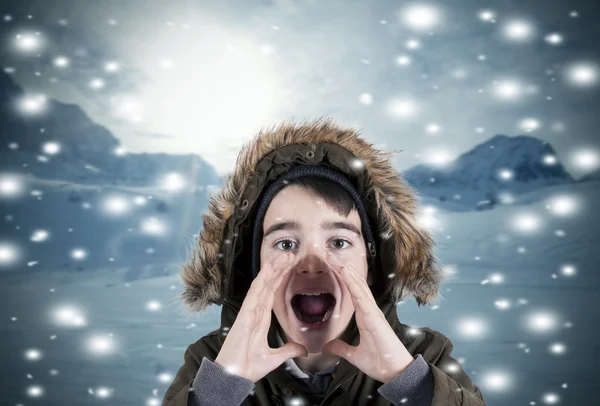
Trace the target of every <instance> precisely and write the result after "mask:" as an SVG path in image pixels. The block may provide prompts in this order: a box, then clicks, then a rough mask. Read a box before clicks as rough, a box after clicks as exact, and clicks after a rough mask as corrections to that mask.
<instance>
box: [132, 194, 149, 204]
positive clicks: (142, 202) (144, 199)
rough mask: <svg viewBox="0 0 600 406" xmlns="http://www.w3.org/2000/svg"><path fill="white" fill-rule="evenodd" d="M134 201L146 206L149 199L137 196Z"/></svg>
mask: <svg viewBox="0 0 600 406" xmlns="http://www.w3.org/2000/svg"><path fill="white" fill-rule="evenodd" d="M133 202H134V203H135V204H136V205H137V206H145V205H146V203H147V200H146V198H145V197H144V196H136V198H135V199H133Z"/></svg>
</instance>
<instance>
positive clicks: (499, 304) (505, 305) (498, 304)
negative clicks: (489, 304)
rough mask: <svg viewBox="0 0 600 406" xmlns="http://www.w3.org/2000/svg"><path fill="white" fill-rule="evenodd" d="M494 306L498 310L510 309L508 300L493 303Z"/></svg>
mask: <svg viewBox="0 0 600 406" xmlns="http://www.w3.org/2000/svg"><path fill="white" fill-rule="evenodd" d="M494 305H495V306H496V308H497V309H499V310H508V309H510V307H511V304H510V300H508V299H498V300H496V301H495V302H494Z"/></svg>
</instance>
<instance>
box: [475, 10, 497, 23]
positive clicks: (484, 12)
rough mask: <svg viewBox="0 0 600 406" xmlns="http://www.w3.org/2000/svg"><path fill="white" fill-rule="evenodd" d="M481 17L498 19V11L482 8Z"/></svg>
mask: <svg viewBox="0 0 600 406" xmlns="http://www.w3.org/2000/svg"><path fill="white" fill-rule="evenodd" d="M479 19H480V20H482V21H494V20H495V19H496V13H495V12H493V11H492V10H481V11H480V12H479Z"/></svg>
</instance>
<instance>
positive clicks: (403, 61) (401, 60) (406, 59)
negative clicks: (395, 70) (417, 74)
mask: <svg viewBox="0 0 600 406" xmlns="http://www.w3.org/2000/svg"><path fill="white" fill-rule="evenodd" d="M411 63H412V58H411V57H410V56H408V55H400V56H399V57H397V58H396V64H398V65H400V66H408V65H410V64H411Z"/></svg>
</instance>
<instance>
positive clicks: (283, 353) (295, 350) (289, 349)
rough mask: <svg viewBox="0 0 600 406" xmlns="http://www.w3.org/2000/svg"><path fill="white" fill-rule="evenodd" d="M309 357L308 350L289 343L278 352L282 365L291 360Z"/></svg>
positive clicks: (300, 345) (299, 345)
mask: <svg viewBox="0 0 600 406" xmlns="http://www.w3.org/2000/svg"><path fill="white" fill-rule="evenodd" d="M307 355H308V350H307V349H306V347H305V346H303V345H302V344H298V343H287V344H285V345H284V346H283V347H280V348H279V349H278V350H277V356H278V358H280V359H281V362H282V363H283V362H285V361H287V360H288V359H290V358H296V357H306V356H307Z"/></svg>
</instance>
